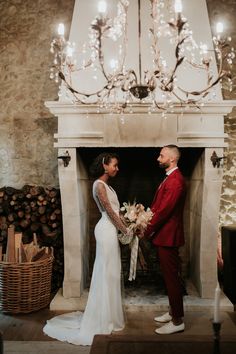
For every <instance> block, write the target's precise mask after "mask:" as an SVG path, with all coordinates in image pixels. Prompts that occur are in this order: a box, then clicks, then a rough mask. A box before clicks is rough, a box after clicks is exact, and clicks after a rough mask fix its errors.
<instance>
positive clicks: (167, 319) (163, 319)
mask: <svg viewBox="0 0 236 354" xmlns="http://www.w3.org/2000/svg"><path fill="white" fill-rule="evenodd" d="M171 320H172V316H171V315H170V314H169V312H166V313H164V315H162V316H157V317H155V318H154V321H156V322H161V323H166V322H170V321H171Z"/></svg>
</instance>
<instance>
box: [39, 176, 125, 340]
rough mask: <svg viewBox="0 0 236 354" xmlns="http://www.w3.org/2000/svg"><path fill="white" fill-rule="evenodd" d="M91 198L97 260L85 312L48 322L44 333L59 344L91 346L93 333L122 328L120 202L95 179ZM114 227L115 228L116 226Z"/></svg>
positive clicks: (112, 192)
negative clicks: (94, 206)
mask: <svg viewBox="0 0 236 354" xmlns="http://www.w3.org/2000/svg"><path fill="white" fill-rule="evenodd" d="M93 197H94V199H95V201H96V203H97V206H98V208H99V210H100V212H101V219H100V220H99V221H98V223H97V224H96V226H95V230H94V233H95V238H96V258H95V262H94V267H93V273H92V279H91V284H90V290H89V295H88V301H87V305H86V309H85V311H84V313H81V312H79V311H76V312H72V313H69V314H63V315H59V316H56V317H54V318H52V319H51V320H48V321H47V324H46V326H45V327H44V329H43V330H44V333H46V334H47V335H49V336H50V337H53V338H56V339H58V340H61V341H67V342H69V343H73V344H77V345H91V343H92V341H93V337H94V335H95V334H110V333H111V332H112V331H118V330H121V329H123V328H124V314H123V308H122V298H121V259H120V247H119V241H118V238H117V227H118V228H123V231H124V225H123V224H122V223H121V221H120V219H119V216H118V215H119V201H118V198H117V195H116V193H115V191H114V190H113V189H112V188H111V187H109V186H108V185H107V184H106V183H105V182H103V181H101V180H96V181H95V182H94V184H93ZM115 225H116V226H115Z"/></svg>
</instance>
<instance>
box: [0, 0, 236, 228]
mask: <svg viewBox="0 0 236 354" xmlns="http://www.w3.org/2000/svg"><path fill="white" fill-rule="evenodd" d="M207 4H208V9H209V13H210V18H211V24H212V28H213V26H214V25H215V22H216V21H218V20H220V19H222V20H223V21H224V22H225V23H226V25H227V28H226V30H227V32H228V35H231V36H232V39H233V44H234V46H235V47H236V27H235V16H236V2H235V0H207ZM73 5H74V0H67V1H63V0H61V1H60V0H45V1H42V0H35V1H30V0H0V16H1V25H0V26H1V28H0V33H1V37H0V51H1V52H0V55H1V66H0V80H1V81H0V82H1V90H0V103H1V111H0V136H1V139H0V171H1V172H0V187H2V186H12V187H15V188H20V187H22V186H23V185H25V184H31V185H41V186H47V185H52V186H58V174H57V151H56V149H54V147H53V134H54V132H55V131H56V130H57V120H56V118H55V117H52V115H51V114H50V113H49V111H48V110H47V109H46V108H45V107H44V101H46V100H56V99H57V87H56V84H55V83H54V82H52V81H50V79H49V66H50V63H51V60H52V57H51V55H50V53H49V46H50V42H51V39H52V38H53V37H54V35H55V32H56V26H57V24H58V23H59V22H64V23H65V25H66V28H67V30H68V29H69V25H70V22H71V16H72V12H73ZM222 14H223V15H222ZM234 72H236V67H235V69H234ZM224 96H225V98H226V99H229V98H231V99H236V90H234V92H233V93H231V94H230V95H229V94H228V93H224ZM235 126H236V110H234V111H233V113H232V114H231V115H230V116H229V117H227V118H226V120H225V131H226V132H227V133H228V134H229V148H228V149H226V151H225V156H226V157H227V160H225V163H224V183H223V189H222V198H221V213H220V224H224V223H234V222H236V208H235V205H236V203H235V202H236V182H235V178H234V177H235V169H236V157H235V154H234V151H235V147H236V133H235Z"/></svg>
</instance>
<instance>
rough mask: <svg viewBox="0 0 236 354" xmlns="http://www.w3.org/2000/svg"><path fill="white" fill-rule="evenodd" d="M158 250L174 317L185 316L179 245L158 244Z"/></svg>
mask: <svg viewBox="0 0 236 354" xmlns="http://www.w3.org/2000/svg"><path fill="white" fill-rule="evenodd" d="M157 252H158V257H159V260H160V267H161V271H162V274H163V277H164V281H165V284H166V289H167V294H168V298H169V304H170V308H171V314H172V317H174V318H179V317H183V316H184V308H183V287H182V283H181V278H180V272H181V260H180V257H179V249H178V247H162V246H158V247H157Z"/></svg>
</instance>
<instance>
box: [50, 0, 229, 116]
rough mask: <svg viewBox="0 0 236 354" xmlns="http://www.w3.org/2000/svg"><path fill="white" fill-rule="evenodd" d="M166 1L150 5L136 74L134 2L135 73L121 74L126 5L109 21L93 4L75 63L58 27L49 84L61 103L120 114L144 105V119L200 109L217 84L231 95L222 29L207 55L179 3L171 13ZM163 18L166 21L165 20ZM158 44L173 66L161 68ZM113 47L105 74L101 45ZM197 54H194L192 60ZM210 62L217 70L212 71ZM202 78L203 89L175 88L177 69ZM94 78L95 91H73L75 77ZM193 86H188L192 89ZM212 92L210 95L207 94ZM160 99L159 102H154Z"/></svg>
mask: <svg viewBox="0 0 236 354" xmlns="http://www.w3.org/2000/svg"><path fill="white" fill-rule="evenodd" d="M166 3H167V1H164V0H150V16H151V20H152V21H151V23H152V24H151V27H150V29H149V35H150V37H151V42H152V44H151V47H150V50H151V55H152V62H153V64H152V67H151V68H150V69H148V70H145V71H144V72H143V73H142V60H141V59H142V58H141V12H140V8H141V6H140V0H138V46H139V58H138V59H139V60H138V62H139V70H138V73H136V72H135V70H134V69H132V68H126V65H125V64H126V63H125V60H126V54H127V48H128V39H127V13H128V9H129V1H128V0H119V1H118V2H117V14H116V16H115V17H114V18H113V19H112V18H109V17H108V15H107V4H106V2H105V1H100V2H99V3H98V13H99V14H98V16H97V17H96V18H95V19H94V20H93V21H92V23H91V25H90V27H89V35H88V38H89V39H88V43H87V44H84V46H83V49H82V51H81V53H82V55H83V54H84V57H86V59H84V60H82V62H81V63H79V61H78V58H77V57H78V56H79V53H78V52H77V51H76V48H75V44H74V43H70V42H69V41H67V40H66V39H65V37H64V25H63V24H59V26H58V36H57V37H56V38H54V39H53V40H52V42H51V50H50V51H51V52H52V53H53V54H54V60H53V65H52V67H51V69H50V70H51V71H50V78H51V79H54V80H55V81H56V82H60V88H59V96H60V95H62V94H63V93H65V92H66V97H67V98H68V99H69V100H70V101H72V102H73V103H74V104H80V105H83V104H97V105H98V107H100V108H105V109H107V110H108V111H110V112H122V111H124V110H125V109H126V108H127V107H132V104H134V103H146V104H147V107H148V111H149V113H151V112H154V111H157V110H160V109H161V110H163V111H171V109H173V107H174V105H175V104H176V103H180V105H181V106H186V105H187V106H188V105H190V106H192V105H193V106H196V107H197V108H200V107H201V106H202V105H204V102H206V101H207V100H208V101H210V100H211V99H212V97H213V96H214V88H215V87H217V85H218V84H221V86H223V87H224V89H227V90H230V91H231V90H232V88H233V78H232V77H231V66H232V63H233V60H234V58H235V51H234V48H233V47H231V46H230V41H231V38H230V37H228V38H225V37H224V36H223V35H222V34H223V24H222V23H218V24H217V26H216V35H215V36H214V37H213V44H214V49H208V48H207V46H206V45H205V44H204V43H200V44H197V43H196V42H195V40H194V38H193V33H192V31H191V28H190V26H189V23H188V21H187V19H186V18H185V17H184V16H183V14H182V2H181V0H175V1H174V3H173V5H172V7H171V8H167V5H166ZM166 14H168V16H171V18H168V19H166ZM161 38H164V39H165V40H168V43H169V44H170V45H171V47H172V50H173V53H174V56H173V57H174V60H172V63H171V65H170V64H167V60H166V59H165V55H164V54H163V53H162V50H161V47H160V41H161ZM105 40H106V41H107V40H110V41H113V42H114V43H118V42H119V48H118V50H117V53H118V57H117V58H116V59H112V60H111V61H110V68H109V70H108V68H107V65H106V53H105V51H104V41H105ZM196 53H197V54H196ZM214 57H215V58H216V61H217V68H216V69H214V60H213V59H214ZM186 66H188V67H191V68H192V69H193V70H196V71H198V72H203V73H205V78H204V80H202V81H203V85H204V87H201V89H195V88H194V87H193V88H191V89H187V88H185V87H183V86H182V85H181V83H180V80H179V77H178V73H179V72H181V68H182V67H186ZM91 70H92V72H95V73H99V75H100V77H101V76H102V80H101V82H102V83H101V87H99V89H97V90H95V91H93V90H91V91H90V92H83V91H82V90H80V89H78V87H76V85H75V77H76V76H77V78H79V75H80V74H81V73H84V72H86V71H88V73H91ZM193 86H194V85H193ZM212 91H213V93H212ZM160 97H161V99H160Z"/></svg>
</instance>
